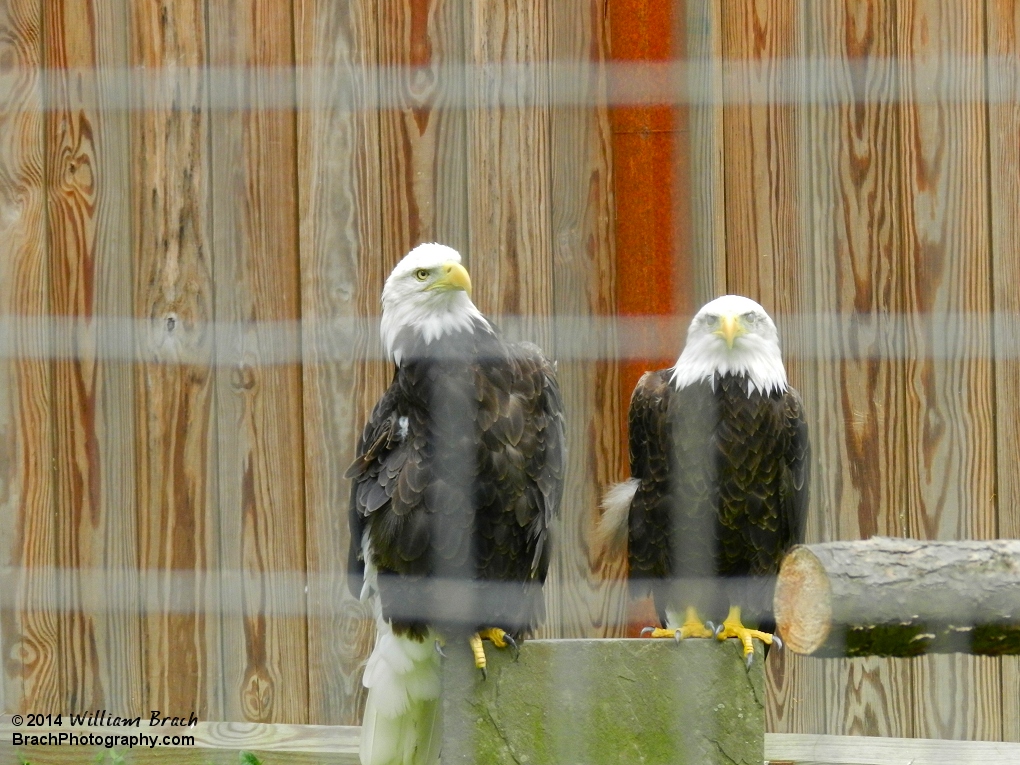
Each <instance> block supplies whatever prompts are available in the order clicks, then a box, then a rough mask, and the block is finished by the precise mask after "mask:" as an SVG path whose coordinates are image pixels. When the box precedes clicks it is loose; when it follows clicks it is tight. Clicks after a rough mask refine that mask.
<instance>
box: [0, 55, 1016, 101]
mask: <svg viewBox="0 0 1020 765" xmlns="http://www.w3.org/2000/svg"><path fill="white" fill-rule="evenodd" d="M946 58H947V57H943V60H944V61H945V59H946ZM953 59H954V60H953V67H954V71H955V73H956V74H955V75H954V76H953V77H945V76H943V74H942V72H941V70H940V69H939V68H937V67H932V66H929V65H928V64H927V63H925V62H923V61H904V60H902V59H899V58H887V59H883V58H877V57H872V58H869V59H867V60H864V59H861V60H851V61H848V60H846V59H837V58H831V59H830V58H824V57H803V58H798V57H791V58H786V59H782V60H779V61H774V60H770V61H767V62H760V63H755V62H748V61H724V62H719V61H716V60H690V61H670V62H654V61H650V62H640V63H638V62H605V63H591V64H581V63H576V62H562V61H541V62H536V63H527V64H509V63H501V64H498V65H496V64H481V65H474V64H439V65H434V66H429V67H402V66H358V65H352V66H350V67H348V69H347V70H346V72H347V76H346V77H344V78H343V80H342V81H340V82H336V81H335V71H334V70H333V69H328V68H321V69H320V68H317V67H314V66H305V67H290V66H282V67H256V66H252V67H216V66H202V67H188V66H175V67H172V68H169V67H168V68H164V69H147V68H144V67H138V68H126V67H100V68H80V69H71V70H62V71H60V72H59V73H57V72H50V71H47V70H42V72H41V73H40V77H39V87H41V88H42V90H43V92H44V93H45V92H48V91H49V90H51V89H53V88H55V87H57V86H58V84H59V83H60V82H61V81H63V80H64V79H65V78H67V77H68V76H73V77H74V78H76V80H77V81H80V82H83V83H92V86H93V87H95V85H96V84H99V83H101V84H102V88H103V93H104V102H103V106H104V107H105V108H108V109H118V110H121V109H126V110H145V109H160V108H167V107H172V106H173V105H174V104H175V101H176V99H177V98H178V97H179V87H178V86H179V85H180V84H184V83H186V84H188V85H189V86H191V87H197V88H200V89H202V90H203V91H205V93H206V95H205V98H206V99H207V100H208V105H209V107H210V108H212V109H237V108H259V109H295V108H296V109H339V110H345V109H351V110H359V111H360V110H364V109H400V108H404V107H406V105H407V99H408V96H407V88H408V83H410V87H411V90H412V93H411V95H412V97H413V93H414V90H415V89H416V87H417V88H422V89H425V88H426V86H428V85H430V84H431V83H433V82H434V81H442V82H443V83H444V87H445V90H444V92H445V96H444V97H445V101H444V104H443V106H444V108H479V109H487V108H495V107H500V106H513V107H522V106H552V107H562V106H593V105H600V106H609V107H618V106H644V105H647V106H661V105H671V104H675V105H683V104H692V105H701V104H705V105H711V104H727V103H734V104H741V105H747V104H750V105H754V104H770V105H776V104H830V105H831V104H839V103H854V104H863V103H871V102H876V101H881V102H882V103H889V102H890V101H893V102H895V101H897V100H899V97H900V92H899V90H898V89H894V90H893V91H892V93H890V92H888V91H884V90H881V91H880V90H870V89H868V88H867V87H866V83H867V78H866V77H865V76H863V75H865V74H866V73H867V72H870V71H882V72H884V73H886V77H888V78H889V79H890V80H892V81H901V80H905V81H909V82H911V83H912V89H911V92H910V93H909V101H910V102H911V103H913V104H924V103H938V104H944V103H946V102H954V101H955V102H971V101H974V100H976V99H977V100H979V101H980V103H982V104H985V103H990V102H991V103H994V102H995V101H996V99H999V100H1002V101H1004V102H1011V101H1012V100H1013V97H1012V94H1010V93H1008V92H1006V91H1000V90H989V91H988V92H986V91H985V89H983V88H981V89H978V90H975V88H974V85H975V84H983V83H985V82H986V81H993V80H1002V79H1006V78H1008V77H1009V76H1010V75H1011V73H1012V71H1013V68H1014V63H1013V62H1012V61H1011V60H1009V59H1008V58H1006V57H996V56H987V57H986V56H955V57H953ZM946 63H948V62H946ZM766 70H767V71H768V74H769V81H770V82H771V83H772V85H771V86H770V87H769V88H768V89H764V88H762V89H751V90H748V89H746V88H745V87H742V86H743V84H744V83H746V82H747V81H749V80H753V79H755V78H756V77H757V76H759V75H761V74H762V73H764V72H765V71H766ZM536 73H539V74H540V75H541V76H539V77H536V76H535V75H536ZM592 73H597V75H598V77H599V79H600V80H601V81H602V82H603V83H604V88H605V90H604V93H602V94H600V96H599V98H598V103H597V104H594V103H593V102H592V101H593V97H592V90H591V88H590V87H589V84H588V83H589V81H590V78H591V76H592ZM21 79H22V78H20V77H19V76H18V75H15V74H11V73H6V74H2V75H0V103H12V102H15V101H14V100H13V99H11V94H12V93H14V92H16V91H17V90H20V88H21V87H22V82H21ZM319 82H329V83H330V87H331V90H330V95H329V97H319V96H318V95H317V93H318V90H317V88H316V87H315V83H319ZM256 84H257V85H258V88H257V89H256V88H255V87H253V86H254V85H256ZM345 85H346V87H345ZM718 85H721V86H722V87H721V88H720V87H718ZM337 86H339V87H337ZM256 90H257V92H258V94H259V96H258V102H257V103H249V102H248V100H247V94H251V93H254V92H256ZM84 92H85V93H88V92H89V91H88V90H85V91H84ZM44 103H58V102H57V101H56V100H51V99H44Z"/></svg>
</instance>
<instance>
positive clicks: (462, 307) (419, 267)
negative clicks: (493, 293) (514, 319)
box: [381, 243, 489, 366]
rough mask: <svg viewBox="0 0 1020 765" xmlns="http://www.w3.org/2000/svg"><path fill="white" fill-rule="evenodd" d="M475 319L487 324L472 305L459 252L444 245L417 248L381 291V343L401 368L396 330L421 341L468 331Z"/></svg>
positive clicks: (468, 278)
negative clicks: (411, 334)
mask: <svg viewBox="0 0 1020 765" xmlns="http://www.w3.org/2000/svg"><path fill="white" fill-rule="evenodd" d="M476 321H480V322H481V323H482V325H483V326H485V327H488V326H489V324H488V322H487V321H486V320H485V317H484V316H482V312H481V311H479V310H478V308H477V307H475V304H474V303H472V302H471V277H470V276H468V272H467V269H465V268H464V266H462V265H461V264H460V253H459V252H457V251H456V250H455V249H453V248H452V247H447V246H446V245H444V244H434V243H428V244H419V245H418V246H417V247H415V248H414V249H413V250H411V251H410V252H409V253H407V255H405V256H404V257H403V259H402V260H401V261H400V262H399V263H397V265H396V267H394V269H393V271H392V272H391V273H390V275H389V277H388V278H387V279H386V284H385V285H384V286H383V292H382V326H381V332H382V341H383V345H384V346H385V348H386V353H387V355H388V356H389V357H390V358H391V359H393V361H394V363H395V364H397V366H400V359H401V358H402V356H403V353H404V349H403V348H401V347H399V345H398V342H399V341H398V338H399V337H400V333H401V330H403V329H410V330H411V331H413V332H415V333H416V334H418V335H420V336H421V337H422V338H423V339H424V341H425V342H426V343H431V342H433V341H434V340H438V339H439V338H441V337H442V336H443V335H445V334H447V333H449V332H456V331H463V330H469V329H471V327H472V326H473V324H474V323H475V322H476Z"/></svg>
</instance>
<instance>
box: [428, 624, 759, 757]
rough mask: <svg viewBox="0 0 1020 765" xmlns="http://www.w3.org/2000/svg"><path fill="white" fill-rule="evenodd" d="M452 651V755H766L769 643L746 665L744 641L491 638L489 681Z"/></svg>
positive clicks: (447, 670)
mask: <svg viewBox="0 0 1020 765" xmlns="http://www.w3.org/2000/svg"><path fill="white" fill-rule="evenodd" d="M445 650H446V653H447V654H448V658H447V659H446V661H445V662H444V665H443V715H444V733H443V763H444V765H453V764H454V763H476V762H479V763H480V762H484V763H490V764H492V765H496V764H497V763H523V762H527V763H529V765H541V763H561V762H585V763H592V764H594V763H633V762H647V763H699V765H701V763H727V764H728V765H735V764H736V763H755V765H757V764H758V763H760V762H761V761H762V756H763V754H762V753H763V750H764V736H765V708H764V702H765V693H764V689H765V681H764V672H763V670H762V664H763V662H762V654H761V648H760V646H759V647H758V649H757V650H758V654H757V657H756V661H755V662H754V663H752V665H751V668H750V669H747V668H746V667H745V666H744V662H743V660H742V658H741V653H740V648H739V646H738V645H737V643H736V641H727V642H726V643H724V644H720V643H719V642H717V641H715V640H688V641H684V642H683V643H681V644H680V645H677V644H676V643H674V642H673V641H672V640H633V639H630V640H628V639H608V640H533V641H529V642H527V643H525V644H524V645H523V646H522V648H521V652H520V657H519V659H518V660H517V661H516V662H515V661H514V659H513V656H512V654H511V652H509V651H499V650H496V649H492V648H490V649H489V650H488V651H487V656H488V672H489V674H488V678H487V679H486V680H485V681H482V680H481V678H480V675H479V673H478V671H477V670H476V669H475V668H474V665H473V664H472V662H471V658H470V654H469V653H468V650H467V645H466V642H464V644H463V645H461V644H458V643H447V645H446V649H445Z"/></svg>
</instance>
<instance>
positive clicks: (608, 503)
mask: <svg viewBox="0 0 1020 765" xmlns="http://www.w3.org/2000/svg"><path fill="white" fill-rule="evenodd" d="M639 483H640V482H639V481H638V479H637V478H628V479H627V480H626V481H624V482H623V483H616V484H613V485H612V486H610V487H609V491H607V492H606V495H605V497H603V498H602V518H601V520H599V525H598V527H597V528H596V530H595V546H596V549H597V550H599V552H600V554H605V553H607V552H618V551H620V550H622V549H623V548H624V546H625V545H626V544H627V530H628V528H629V526H628V523H627V521H628V519H629V518H630V503H631V501H632V500H633V499H634V495H635V494H637V490H638V484H639Z"/></svg>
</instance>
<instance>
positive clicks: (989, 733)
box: [895, 0, 1002, 740]
mask: <svg viewBox="0 0 1020 765" xmlns="http://www.w3.org/2000/svg"><path fill="white" fill-rule="evenodd" d="M895 12H896V28H897V57H898V59H899V60H900V62H901V67H900V75H899V78H898V83H897V84H898V89H899V93H900V97H901V98H902V100H903V103H902V105H901V110H902V111H901V119H900V122H899V129H900V146H901V147H902V154H901V163H900V168H901V169H900V172H901V173H902V183H903V185H904V192H905V193H904V194H903V195H902V197H901V201H900V205H899V207H898V209H897V211H896V215H897V216H898V218H899V220H900V224H901V226H902V230H903V265H904V272H903V284H904V288H905V289H904V312H905V316H906V324H905V326H904V331H905V339H906V345H905V348H906V357H905V367H904V374H905V382H906V387H905V392H906V399H905V401H906V408H905V417H904V422H905V427H906V443H907V445H908V446H909V450H908V452H907V455H908V458H907V461H906V479H907V505H906V507H907V513H908V534H909V535H910V536H914V537H917V538H920V539H938V540H957V539H990V538H994V537H995V536H996V534H997V532H998V529H997V526H998V524H997V517H996V508H995V501H994V496H995V491H996V476H995V465H996V459H995V443H996V442H995V419H994V417H993V413H994V408H995V401H994V390H995V387H994V374H993V373H994V370H993V368H992V360H991V359H992V353H991V351H992V322H991V311H992V272H991V253H990V249H989V243H990V241H991V238H990V229H989V205H988V200H989V193H988V183H989V166H990V165H991V164H992V161H990V158H989V154H988V140H987V138H988V124H987V111H986V98H987V89H986V79H985V72H984V67H983V66H976V65H974V64H973V63H972V62H974V61H978V60H980V59H981V58H982V57H983V56H984V55H985V50H986V37H985V7H984V4H983V3H977V4H974V3H946V2H942V1H941V0H902V1H901V2H897V3H896V6H895ZM928 78H931V79H930V80H929V79H928ZM932 95H934V96H935V98H932ZM945 315H957V316H966V317H968V318H969V320H968V321H967V322H966V324H961V325H957V326H956V327H953V328H949V327H946V328H945V329H943V330H940V329H939V328H938V325H937V319H938V317H939V316H945ZM939 346H941V347H942V349H941V350H938V347H939ZM913 666H914V700H915V704H914V707H913V714H914V721H915V727H914V730H913V733H914V735H917V736H929V737H935V738H980V739H993V740H994V739H999V738H1001V736H1002V680H1001V673H1000V671H999V666H1000V663H999V662H998V660H987V659H981V658H980V657H971V656H960V655H949V656H924V657H921V658H919V659H915V660H914V662H913Z"/></svg>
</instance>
